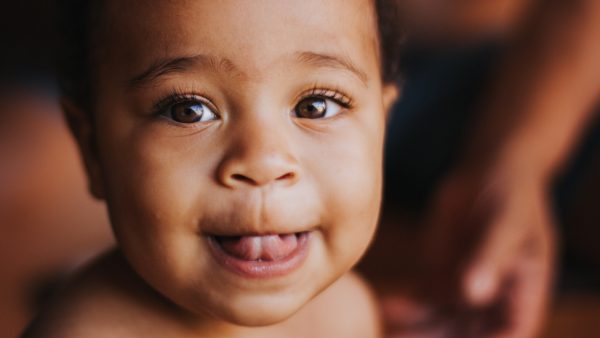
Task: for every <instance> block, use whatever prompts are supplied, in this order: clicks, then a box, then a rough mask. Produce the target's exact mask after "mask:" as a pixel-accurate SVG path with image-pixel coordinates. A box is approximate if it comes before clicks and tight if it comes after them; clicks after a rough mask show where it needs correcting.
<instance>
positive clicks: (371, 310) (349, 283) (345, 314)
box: [292, 272, 382, 338]
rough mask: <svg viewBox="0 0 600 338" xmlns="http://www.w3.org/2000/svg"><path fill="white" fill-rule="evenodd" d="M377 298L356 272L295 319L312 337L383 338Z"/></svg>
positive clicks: (329, 290) (310, 304)
mask: <svg viewBox="0 0 600 338" xmlns="http://www.w3.org/2000/svg"><path fill="white" fill-rule="evenodd" d="M380 318H381V317H380V315H379V310H378V306H377V302H376V298H375V295H374V293H373V291H372V290H371V288H370V287H369V285H368V284H367V283H366V281H365V280H364V279H363V278H362V277H361V276H360V275H358V274H357V273H355V272H349V273H347V274H346V275H344V276H343V277H341V278H340V279H339V280H338V281H336V282H335V283H334V284H333V285H332V286H330V287H329V288H328V289H326V290H325V291H323V292H322V293H321V294H320V295H319V296H317V297H316V298H315V299H314V300H313V301H312V302H311V303H309V304H308V305H307V306H306V307H305V308H303V309H302V310H301V311H300V312H299V313H298V315H297V317H296V318H294V319H293V321H292V322H293V324H294V325H298V326H302V330H301V331H306V330H307V328H308V329H310V330H311V331H313V334H311V335H310V337H347V338H354V337H356V338H374V337H381V336H382V325H381V319H380Z"/></svg>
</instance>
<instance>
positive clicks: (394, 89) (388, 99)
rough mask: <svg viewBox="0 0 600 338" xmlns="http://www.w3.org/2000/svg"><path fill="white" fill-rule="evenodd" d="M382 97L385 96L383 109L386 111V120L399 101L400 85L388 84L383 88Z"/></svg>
mask: <svg viewBox="0 0 600 338" xmlns="http://www.w3.org/2000/svg"><path fill="white" fill-rule="evenodd" d="M382 94H383V95H382V96H383V109H384V111H385V117H386V120H387V119H388V118H389V116H390V111H391V109H392V106H393V105H394V103H396V101H397V100H398V97H399V96H400V85H398V84H397V83H386V84H384V85H383V88H382Z"/></svg>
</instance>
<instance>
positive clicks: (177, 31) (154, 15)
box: [95, 0, 379, 76]
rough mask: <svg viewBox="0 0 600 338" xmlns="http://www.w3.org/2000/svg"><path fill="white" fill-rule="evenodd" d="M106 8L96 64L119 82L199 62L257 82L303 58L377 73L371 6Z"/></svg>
mask: <svg viewBox="0 0 600 338" xmlns="http://www.w3.org/2000/svg"><path fill="white" fill-rule="evenodd" d="M105 6H106V7H105V8H104V9H103V11H102V12H103V13H102V16H101V18H102V19H101V20H100V22H99V24H100V25H99V29H98V30H97V31H98V32H99V34H100V36H98V37H97V38H101V39H102V38H104V39H102V40H103V41H104V43H103V47H104V48H101V49H100V50H98V51H96V53H95V54H96V57H98V58H100V60H101V61H102V62H100V63H96V64H99V65H110V67H111V68H113V70H116V71H117V72H118V73H119V74H123V75H131V74H135V73H136V72H139V71H141V70H142V69H144V68H145V67H147V66H148V65H151V64H152V63H153V62H155V61H156V60H157V59H161V58H170V57H180V56H188V55H198V54H205V55H216V56H218V57H223V58H227V59H229V60H232V61H233V63H235V64H236V66H238V67H239V68H240V69H243V70H244V72H246V73H249V74H251V75H256V76H259V75H260V74H264V73H265V72H266V71H268V70H272V69H273V66H275V65H278V64H281V61H282V60H283V59H285V58H286V57H288V56H290V55H296V54H297V53H298V52H304V51H308V52H314V53H322V54H327V55H332V54H342V55H344V56H347V57H348V58H349V59H351V60H352V61H353V62H355V63H358V64H361V65H363V67H366V68H367V69H365V70H366V71H367V72H369V71H371V72H378V71H379V69H378V63H379V61H378V60H379V57H378V49H377V28H376V24H375V22H376V20H375V13H374V6H373V4H372V1H371V0H285V1H282V0H219V1H215V0H197V1H188V0H171V1H164V0H163V1H160V0H145V1H141V0H125V1H123V0H119V1H117V0H113V1H109V2H108V3H106V5H105ZM106 44H108V45H106Z"/></svg>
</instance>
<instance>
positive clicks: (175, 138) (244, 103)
mask: <svg viewBox="0 0 600 338" xmlns="http://www.w3.org/2000/svg"><path fill="white" fill-rule="evenodd" d="M371 6H372V4H371V1H369V0H351V1H349V0H326V1H324V0H288V1H281V0H262V1H235V0H220V1H213V0H206V1H183V0H182V1H111V2H110V3H109V4H108V5H107V8H106V9H105V14H104V16H103V17H104V19H103V20H101V23H100V30H99V32H100V33H98V34H99V35H98V36H96V37H95V38H94V39H95V41H97V44H98V45H99V46H101V47H98V50H96V52H95V59H94V64H95V65H97V67H96V68H95V69H94V83H95V85H94V94H95V104H94V119H95V125H94V128H95V132H96V147H97V153H91V154H89V155H90V157H91V158H92V165H91V168H92V171H91V176H92V184H93V185H94V186H96V187H101V188H97V189H96V192H97V194H98V195H99V196H100V197H103V198H105V199H106V201H107V202H108V204H109V209H110V214H111V218H112V222H113V226H114V230H115V233H116V235H117V238H118V241H119V243H120V246H121V248H122V251H123V252H124V255H125V256H126V257H127V259H128V260H129V262H130V263H131V265H132V267H133V268H134V269H135V270H136V271H137V272H138V273H139V274H140V275H141V276H142V277H143V279H144V280H146V281H147V282H148V283H149V284H150V285H152V286H153V287H154V288H155V289H156V290H158V291H159V292H160V293H162V294H164V295H165V296H166V297H167V298H169V299H171V300H173V301H174V302H176V303H177V304H179V305H181V306H183V307H185V308H187V309H189V310H192V311H194V312H196V313H199V314H211V315H214V316H216V317H218V318H221V319H225V320H227V321H229V322H233V323H236V324H242V325H264V324H269V323H273V322H277V321H280V320H283V319H284V318H287V317H288V316H290V315H291V314H293V313H294V312H295V311H297V310H298V309H299V308H301V307H302V305H304V304H306V303H307V302H308V301H309V300H310V299H311V298H312V297H314V296H315V295H316V294H318V293H319V292H320V291H321V290H323V289H324V288H326V287H327V286H328V285H330V284H331V283H332V282H334V281H335V280H336V279H337V278H338V277H340V276H341V275H342V274H344V273H345V272H347V271H348V270H349V269H350V268H351V267H352V266H353V265H354V264H355V263H356V262H357V260H358V259H359V257H360V256H361V255H362V253H363V252H364V251H365V249H366V247H367V245H368V244H369V242H370V240H371V238H372V236H373V233H374V229H375V225H376V222H377V217H378V211H379V204H380V193H381V185H382V182H381V180H382V173H381V169H382V145H383V136H384V122H385V113H384V104H383V92H384V86H383V85H382V83H381V80H380V71H379V59H378V53H377V42H376V41H377V30H376V24H375V20H374V13H373V9H372V7H371ZM95 154H97V155H95Z"/></svg>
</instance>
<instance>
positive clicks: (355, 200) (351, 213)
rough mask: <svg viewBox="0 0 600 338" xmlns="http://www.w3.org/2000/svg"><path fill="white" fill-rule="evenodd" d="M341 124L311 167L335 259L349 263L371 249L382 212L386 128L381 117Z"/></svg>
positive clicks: (335, 263)
mask: <svg viewBox="0 0 600 338" xmlns="http://www.w3.org/2000/svg"><path fill="white" fill-rule="evenodd" d="M339 130H340V131H339V132H336V133H332V134H331V135H328V136H326V137H325V138H328V137H330V138H331V139H330V140H328V139H325V140H322V142H320V151H319V152H316V153H317V155H316V156H314V157H313V158H312V161H311V163H310V165H311V169H310V171H311V173H312V175H314V176H313V177H314V180H315V181H316V186H317V187H318V189H319V192H320V195H321V196H322V203H323V209H324V212H323V226H324V231H325V232H324V237H325V240H326V242H327V243H326V244H327V250H329V256H330V257H331V259H332V262H331V265H332V267H334V268H335V269H339V267H340V266H343V267H344V268H346V269H348V268H350V266H351V265H353V264H354V263H355V262H356V261H357V260H358V259H359V257H360V256H361V255H362V254H363V253H364V251H365V250H366V247H367V246H368V244H369V242H370V240H371V238H372V236H373V233H374V230H375V227H376V223H377V219H378V216H379V208H380V203H381V189H382V158H383V156H382V153H383V132H384V131H383V122H382V121H380V120H367V121H348V125H347V126H342V128H340V129H339ZM339 260H342V261H343V264H340V262H339Z"/></svg>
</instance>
